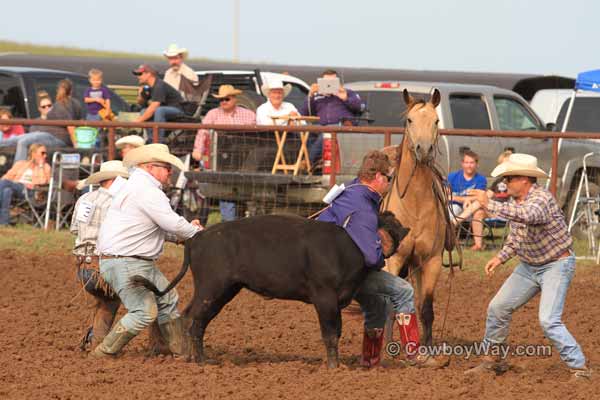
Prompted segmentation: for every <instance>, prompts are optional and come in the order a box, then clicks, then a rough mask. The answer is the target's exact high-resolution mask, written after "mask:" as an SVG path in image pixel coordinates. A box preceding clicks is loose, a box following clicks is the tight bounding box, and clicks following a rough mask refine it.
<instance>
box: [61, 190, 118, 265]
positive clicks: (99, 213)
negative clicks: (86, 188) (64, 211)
mask: <svg viewBox="0 0 600 400" xmlns="http://www.w3.org/2000/svg"><path fill="white" fill-rule="evenodd" d="M83 201H87V202H90V203H93V204H94V206H95V207H94V210H93V213H92V216H91V218H90V220H89V223H85V222H82V221H79V220H78V219H77V215H78V213H79V208H80V207H81V204H82V202H83ZM111 201H112V196H111V195H110V193H109V192H108V190H106V189H104V188H99V189H98V190H95V191H93V192H89V193H86V194H84V195H83V196H81V197H80V198H79V200H77V204H75V209H74V210H73V218H72V220H71V228H70V230H71V233H73V234H74V235H77V238H76V239H75V247H73V254H75V255H77V256H88V255H89V256H91V255H94V256H97V255H98V252H97V251H96V240H97V239H98V231H100V225H101V224H102V221H103V220H104V217H105V216H106V213H107V212H108V209H109V208H110V203H111Z"/></svg>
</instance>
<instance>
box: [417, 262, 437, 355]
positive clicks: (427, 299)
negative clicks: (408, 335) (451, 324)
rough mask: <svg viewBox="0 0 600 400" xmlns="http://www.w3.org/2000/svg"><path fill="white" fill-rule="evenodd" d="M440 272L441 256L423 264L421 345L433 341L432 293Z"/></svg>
mask: <svg viewBox="0 0 600 400" xmlns="http://www.w3.org/2000/svg"><path fill="white" fill-rule="evenodd" d="M441 271H442V256H441V255H440V256H435V257H432V258H430V259H429V260H428V261H427V262H425V263H424V264H423V268H422V270H421V277H420V278H421V279H420V288H419V293H420V299H421V302H420V303H421V304H420V314H421V322H422V323H423V333H422V335H421V344H424V345H431V344H432V341H433V320H434V318H435V317H434V312H433V293H434V291H435V286H436V284H437V281H438V278H439V276H440V272H441Z"/></svg>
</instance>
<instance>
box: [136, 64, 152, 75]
mask: <svg viewBox="0 0 600 400" xmlns="http://www.w3.org/2000/svg"><path fill="white" fill-rule="evenodd" d="M131 72H132V73H133V74H134V75H141V74H143V73H144V72H149V73H151V74H152V75H156V70H155V69H154V68H152V67H151V66H149V65H148V64H142V65H140V66H139V67H137V68H136V69H134V70H133V71H131Z"/></svg>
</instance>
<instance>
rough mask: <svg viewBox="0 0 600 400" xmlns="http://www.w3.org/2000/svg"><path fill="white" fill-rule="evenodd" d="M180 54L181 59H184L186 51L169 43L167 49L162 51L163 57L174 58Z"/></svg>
mask: <svg viewBox="0 0 600 400" xmlns="http://www.w3.org/2000/svg"><path fill="white" fill-rule="evenodd" d="M180 54H181V56H182V57H183V58H186V57H187V55H188V50H187V49H186V48H184V47H179V46H177V45H176V44H175V43H171V44H170V45H169V47H168V48H167V49H166V50H165V51H163V55H164V56H165V57H175V56H178V55H180Z"/></svg>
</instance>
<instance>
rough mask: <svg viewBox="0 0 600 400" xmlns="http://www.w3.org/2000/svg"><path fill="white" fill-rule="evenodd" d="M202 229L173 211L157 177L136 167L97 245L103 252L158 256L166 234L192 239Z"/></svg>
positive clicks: (112, 210) (115, 199)
mask: <svg viewBox="0 0 600 400" xmlns="http://www.w3.org/2000/svg"><path fill="white" fill-rule="evenodd" d="M199 230H200V228H198V227H197V226H194V225H192V224H190V223H189V222H187V221H186V220H185V219H184V218H183V217H182V216H180V215H178V214H177V213H175V211H173V209H172V208H171V205H170V203H169V198H168V197H167V196H166V195H165V194H164V192H163V191H162V190H161V184H160V182H159V181H158V180H156V178H154V177H153V176H152V175H150V174H149V173H148V172H146V171H144V170H143V169H140V168H136V169H135V170H134V171H133V173H132V174H131V175H130V177H129V180H128V181H127V183H125V185H124V186H123V188H122V189H121V190H120V191H119V193H117V194H116V195H115V196H114V197H113V200H112V202H111V205H110V208H109V210H108V213H107V214H106V217H105V219H104V222H103V224H102V226H101V227H100V232H99V234H98V243H97V248H98V252H99V253H100V254H110V255H116V256H141V257H147V258H152V259H157V258H158V257H159V256H160V254H161V253H162V251H163V246H164V242H165V234H166V233H170V234H174V235H177V236H178V237H179V238H181V239H189V238H190V237H192V236H194V235H195V234H196V232H198V231H199Z"/></svg>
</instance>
